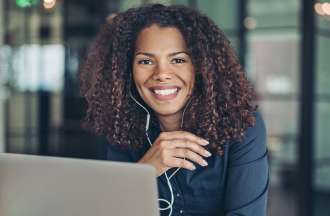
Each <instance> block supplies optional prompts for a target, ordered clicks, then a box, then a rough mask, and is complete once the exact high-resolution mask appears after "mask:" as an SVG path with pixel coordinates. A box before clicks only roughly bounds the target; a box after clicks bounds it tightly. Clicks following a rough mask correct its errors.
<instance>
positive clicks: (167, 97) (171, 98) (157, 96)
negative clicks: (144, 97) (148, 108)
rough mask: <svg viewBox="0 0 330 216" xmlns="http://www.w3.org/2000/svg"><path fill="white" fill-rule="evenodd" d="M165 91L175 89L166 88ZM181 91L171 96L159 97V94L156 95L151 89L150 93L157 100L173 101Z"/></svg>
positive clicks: (178, 89)
mask: <svg viewBox="0 0 330 216" xmlns="http://www.w3.org/2000/svg"><path fill="white" fill-rule="evenodd" d="M174 88H175V87H174ZM165 89H173V87H172V88H165ZM157 90H158V89H157ZM180 90H181V89H180V88H177V91H176V92H174V93H172V94H169V95H159V94H156V93H155V92H154V91H153V90H151V89H150V92H151V94H152V96H154V97H155V98H156V99H157V100H161V101H167V100H173V99H174V98H176V96H177V95H178V93H179V91H180Z"/></svg>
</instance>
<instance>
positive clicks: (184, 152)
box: [172, 148, 207, 166]
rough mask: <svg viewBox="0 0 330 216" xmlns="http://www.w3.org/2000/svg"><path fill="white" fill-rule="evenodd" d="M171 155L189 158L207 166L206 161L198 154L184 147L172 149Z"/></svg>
mask: <svg viewBox="0 0 330 216" xmlns="http://www.w3.org/2000/svg"><path fill="white" fill-rule="evenodd" d="M172 155H173V156H174V157H179V158H186V159H189V160H191V161H194V162H196V163H198V164H200V165H201V166H207V162H206V161H205V160H204V159H203V158H202V157H201V156H200V155H199V154H196V153H195V152H193V151H190V150H189V149H186V148H176V149H173V150H172Z"/></svg>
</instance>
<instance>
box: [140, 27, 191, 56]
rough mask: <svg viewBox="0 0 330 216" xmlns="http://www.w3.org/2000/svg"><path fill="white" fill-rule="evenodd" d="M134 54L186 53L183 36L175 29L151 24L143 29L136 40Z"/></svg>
mask: <svg viewBox="0 0 330 216" xmlns="http://www.w3.org/2000/svg"><path fill="white" fill-rule="evenodd" d="M135 47H136V52H179V51H186V50H187V46H186V42H185V40H184V37H183V35H182V34H181V32H180V30H179V29H177V28H176V27H160V26H159V25H156V24H153V25H151V26H150V27H146V28H144V29H143V30H142V31H141V32H140V33H139V34H138V37H137V39H136V44H135Z"/></svg>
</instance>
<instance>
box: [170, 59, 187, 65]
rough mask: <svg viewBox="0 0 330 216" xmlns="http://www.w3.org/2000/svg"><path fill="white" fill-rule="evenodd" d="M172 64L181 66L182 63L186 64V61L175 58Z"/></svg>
mask: <svg viewBox="0 0 330 216" xmlns="http://www.w3.org/2000/svg"><path fill="white" fill-rule="evenodd" d="M172 62H173V63H174V64H181V63H185V62H186V60H184V59H181V58H175V59H172Z"/></svg>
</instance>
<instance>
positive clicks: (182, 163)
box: [138, 131, 211, 176]
mask: <svg viewBox="0 0 330 216" xmlns="http://www.w3.org/2000/svg"><path fill="white" fill-rule="evenodd" d="M207 144H208V141H207V140H205V139H202V138H201V137H198V136H196V135H194V134H192V133H190V132H186V131H172V132H162V133H161V134H160V135H159V136H158V138H157V139H156V141H155V142H154V144H153V145H152V146H151V148H150V149H149V150H148V151H147V152H146V153H145V154H144V156H143V157H142V158H141V159H140V160H139V161H138V163H145V164H150V165H152V166H154V167H155V168H156V170H157V176H160V175H162V174H163V173H164V172H165V171H167V170H168V169H170V168H173V167H181V168H185V169H189V170H194V169H196V167H195V165H194V164H193V163H191V162H190V161H188V160H185V159H184V158H186V159H189V160H191V161H194V162H196V163H198V164H200V165H201V166H206V165H207V162H206V161H205V160H204V159H203V158H202V156H204V157H209V156H211V153H210V152H208V151H207V150H206V149H205V148H204V147H203V146H205V145H207Z"/></svg>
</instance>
